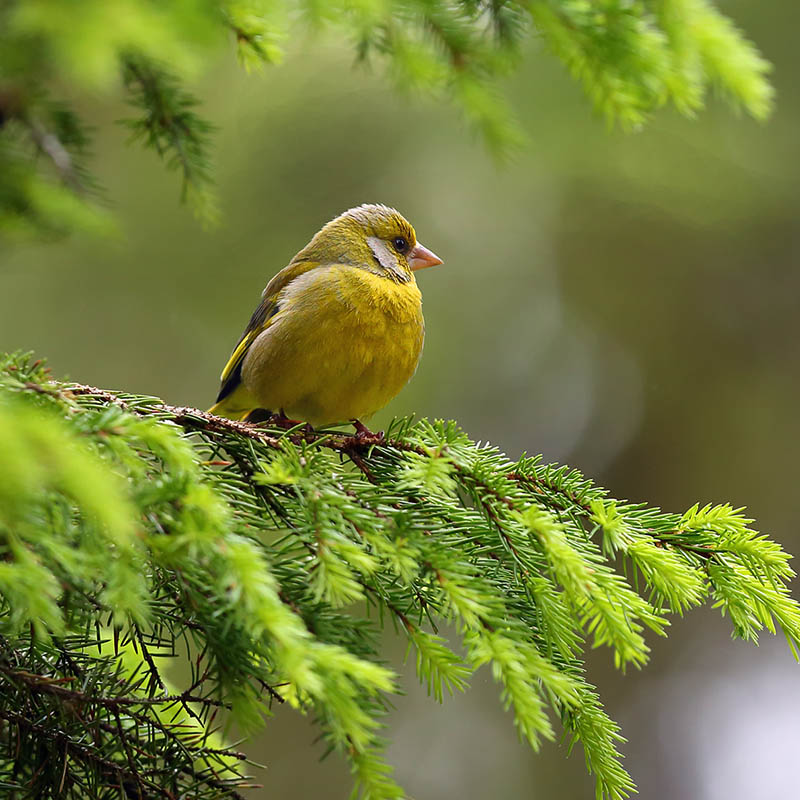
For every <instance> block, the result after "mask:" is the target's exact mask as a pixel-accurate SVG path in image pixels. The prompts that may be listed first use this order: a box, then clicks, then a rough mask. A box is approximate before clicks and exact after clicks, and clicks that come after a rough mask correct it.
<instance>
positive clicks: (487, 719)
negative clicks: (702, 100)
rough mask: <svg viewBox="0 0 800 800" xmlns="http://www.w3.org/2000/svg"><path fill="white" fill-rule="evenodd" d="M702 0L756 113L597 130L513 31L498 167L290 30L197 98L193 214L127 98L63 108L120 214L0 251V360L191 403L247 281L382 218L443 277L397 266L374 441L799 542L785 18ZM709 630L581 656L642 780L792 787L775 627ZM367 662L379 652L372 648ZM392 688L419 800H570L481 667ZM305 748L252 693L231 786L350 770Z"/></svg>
mask: <svg viewBox="0 0 800 800" xmlns="http://www.w3.org/2000/svg"><path fill="white" fill-rule="evenodd" d="M723 10H726V11H729V12H730V13H732V14H733V16H734V18H735V19H737V21H738V22H739V23H741V24H742V25H743V26H744V27H745V29H746V30H747V31H748V33H749V34H750V36H751V37H752V38H753V39H754V40H755V41H756V42H757V43H758V45H759V46H760V47H761V48H762V50H763V51H764V53H765V54H766V56H767V57H768V58H769V59H770V60H771V61H772V62H773V63H774V64H775V67H776V70H775V73H774V81H775V84H776V86H777V89H778V105H777V112H776V114H775V115H774V116H773V118H772V119H771V120H770V121H769V122H768V124H766V125H759V124H757V123H754V122H752V121H750V120H749V119H747V118H744V117H737V116H736V115H734V114H731V113H730V111H729V110H728V109H727V108H726V107H723V106H722V104H720V103H717V102H712V104H711V108H710V110H709V111H708V112H706V113H704V114H703V115H701V116H700V117H699V118H698V119H697V120H695V121H687V120H685V119H683V118H680V117H678V116H677V115H676V114H674V113H672V112H663V113H661V114H659V115H658V116H657V117H656V118H655V120H654V121H653V123H652V124H651V125H650V126H649V127H648V128H647V129H646V130H644V131H642V132H639V133H636V134H624V133H621V132H618V131H614V130H611V131H609V130H608V128H607V127H606V126H605V124H604V123H603V122H602V121H601V120H600V119H598V118H597V117H595V116H594V115H593V114H592V112H591V111H590V109H589V106H588V103H587V102H586V100H585V99H584V98H583V96H582V94H581V92H580V89H579V88H578V87H577V86H576V85H575V84H574V83H573V82H572V81H571V80H570V79H569V78H568V77H567V76H566V75H565V74H564V71H563V69H562V68H561V67H560V66H559V65H558V64H557V63H556V62H555V61H554V60H553V59H552V57H550V56H549V55H547V54H546V53H543V52H541V51H540V50H538V49H537V48H536V47H535V45H534V46H532V47H531V48H530V50H529V52H528V53H527V54H526V56H525V60H524V63H523V66H522V69H521V71H520V72H519V74H518V75H517V76H516V77H515V78H514V79H512V80H511V81H509V82H508V84H507V86H506V89H507V91H508V93H509V95H510V96H511V98H512V100H513V103H514V105H515V107H516V108H517V110H518V113H519V117H520V120H521V123H522V125H523V127H524V129H525V131H526V133H527V135H528V137H529V139H530V144H529V147H528V148H527V149H526V150H525V151H524V152H522V153H520V154H518V155H517V156H516V157H515V158H514V159H513V161H512V162H511V163H509V164H507V165H505V166H498V165H497V164H496V163H494V162H493V161H492V160H491V159H490V157H489V156H487V154H486V152H485V150H484V149H483V148H482V146H481V144H480V142H479V141H477V140H476V139H475V137H473V136H472V135H471V134H470V133H469V131H467V130H465V129H464V127H463V125H462V123H461V121H460V119H459V117H458V114H457V113H456V112H455V111H453V110H451V109H449V108H448V107H446V106H444V105H442V104H441V103H439V102H434V101H433V100H426V99H420V98H419V97H406V96H402V95H398V94H397V93H395V92H394V91H392V90H391V89H389V88H388V84H387V82H386V81H384V80H383V79H382V76H381V75H380V71H379V70H375V71H373V72H370V71H367V70H364V69H363V68H359V67H356V68H354V67H353V61H354V57H353V53H352V51H351V49H350V48H349V47H348V46H347V44H346V43H337V42H335V41H332V40H331V39H328V40H326V39H324V38H321V39H320V38H313V39H312V38H310V37H309V38H303V39H301V40H299V41H297V42H295V43H293V45H292V46H291V47H290V49H289V55H288V58H287V60H286V63H285V64H284V65H283V66H281V67H279V68H270V69H269V70H267V71H266V72H264V73H263V74H261V75H255V76H252V75H251V76H247V75H245V74H244V73H243V72H242V71H241V70H240V69H239V68H238V66H237V65H236V64H235V60H234V58H233V56H232V54H230V53H228V54H223V53H221V54H220V55H219V59H218V61H216V62H215V63H209V65H208V71H207V74H206V75H205V77H204V79H203V80H202V82H201V83H200V84H198V85H197V86H195V87H194V89H195V91H196V92H197V93H198V94H199V96H201V97H202V98H203V99H204V103H205V105H204V113H205V114H206V116H208V117H209V118H210V119H211V120H212V121H213V122H214V123H215V124H216V125H218V126H219V128H220V130H219V133H218V136H217V147H216V159H217V165H216V168H217V175H218V181H219V193H220V198H221V205H222V209H223V220H222V225H221V226H220V227H219V228H218V229H216V230H213V231H204V230H203V229H202V228H201V227H200V226H199V225H198V223H197V222H196V221H195V220H194V219H193V218H192V216H191V214H190V213H189V212H188V211H187V210H186V209H184V208H182V207H180V206H179V205H178V202H177V197H178V186H177V179H176V177H175V176H174V175H167V174H165V172H164V170H163V168H162V166H161V165H160V164H159V163H158V162H157V160H156V159H155V157H154V156H153V155H152V153H143V152H141V151H140V150H138V149H135V148H125V146H124V142H125V131H124V130H123V129H122V128H120V127H119V126H117V125H115V124H114V121H115V120H116V119H119V118H120V117H122V116H124V115H125V113H126V112H125V108H124V106H122V105H120V104H117V103H116V102H115V101H113V100H112V99H110V98H108V97H104V96H80V97H77V98H75V101H76V103H77V105H78V108H79V109H82V110H83V112H84V113H85V114H86V116H87V117H88V119H89V120H90V122H91V123H92V124H93V125H94V126H95V127H96V137H97V138H96V144H95V157H94V160H93V164H94V167H95V169H96V172H97V173H98V175H99V177H100V180H101V182H102V183H103V185H104V186H105V187H106V190H107V192H106V196H107V201H106V202H107V203H109V204H110V206H111V209H112V210H113V211H114V213H115V214H116V216H117V219H118V222H119V231H118V234H117V235H116V236H114V237H112V238H109V239H103V240H92V239H89V238H82V237H75V238H72V239H69V240H64V241H56V242H50V243H47V244H39V245H17V246H14V247H11V246H9V245H8V244H5V245H0V246H2V247H3V248H4V249H3V250H2V251H0V346H2V349H4V350H12V349H16V348H22V349H31V348H32V349H35V350H36V352H37V353H38V354H41V355H44V356H47V357H48V359H49V361H50V363H51V366H52V367H53V370H54V373H55V374H56V375H59V376H61V375H65V374H67V375H69V376H70V377H72V378H74V379H76V380H79V381H82V382H86V383H94V384H96V385H100V386H103V387H106V388H120V389H125V390H128V391H134V392H142V393H149V394H156V395H159V396H161V397H163V398H164V399H165V400H166V401H168V402H172V403H177V404H191V405H197V406H200V407H207V406H209V405H210V404H211V403H212V402H213V400H214V396H215V392H216V389H217V386H218V383H217V377H218V374H219V371H220V369H221V367H222V365H223V364H224V362H225V360H226V358H227V356H228V354H229V352H230V350H231V348H232V346H233V344H234V343H235V341H236V339H237V338H238V336H239V334H240V333H241V329H242V328H243V327H244V325H245V323H246V321H247V318H248V317H249V314H250V312H251V311H252V309H253V307H254V306H255V305H256V303H257V301H258V298H259V293H260V291H261V289H262V288H263V286H264V284H265V283H266V281H267V280H268V279H269V278H270V277H271V276H272V275H273V274H274V273H275V272H276V271H277V270H279V269H280V268H281V267H282V266H284V265H285V264H286V263H287V261H288V260H289V259H290V258H291V256H292V255H293V254H294V253H295V252H296V251H297V250H298V249H299V248H300V247H301V246H302V245H303V244H305V242H306V241H307V240H308V239H309V238H310V236H311V235H312V234H313V233H314V232H315V231H316V230H317V229H318V228H319V227H320V226H321V225H322V224H323V223H324V222H325V221H327V220H328V219H330V218H331V217H333V216H335V215H336V214H338V213H339V212H341V211H343V210H345V209H346V208H348V207H350V206H352V205H356V204H358V203H361V202H383V203H387V204H389V205H393V206H395V207H397V208H398V209H399V210H400V211H401V212H402V213H404V214H405V215H406V216H407V217H408V218H409V219H410V220H411V222H412V223H413V224H414V225H415V227H416V229H417V233H418V236H419V238H420V240H421V241H423V242H424V243H425V244H426V245H427V246H428V247H430V248H431V249H433V250H434V251H435V252H436V253H437V254H439V255H440V256H441V257H442V258H443V259H444V261H445V263H444V265H443V266H442V267H437V268H436V269H432V270H429V271H426V272H424V273H421V274H419V275H418V278H419V283H420V286H421V288H422V291H423V296H424V308H425V316H426V324H427V338H426V344H425V352H424V355H423V358H422V362H421V364H420V367H419V370H418V372H417V375H416V376H415V378H414V379H413V381H412V382H411V384H410V385H409V386H408V387H407V388H406V389H405V390H404V391H403V393H402V394H401V395H400V396H399V397H398V398H397V399H396V400H395V401H394V402H393V403H392V405H391V406H390V407H389V409H387V410H386V411H385V412H383V413H382V415H381V416H379V417H378V418H377V419H376V420H375V423H376V425H377V426H380V424H381V423H385V422H386V421H387V420H388V419H390V418H391V416H392V415H398V414H407V413H411V412H415V413H417V414H419V415H425V416H432V417H434V416H435V417H452V418H455V419H457V420H459V421H460V423H461V424H462V425H463V426H464V427H465V428H466V430H467V431H469V433H470V434H471V435H472V436H473V437H475V438H477V439H481V440H489V441H491V442H494V443H496V444H499V445H500V446H501V447H502V448H503V449H505V450H506V451H507V452H508V454H509V455H510V456H512V457H516V456H518V455H519V453H520V452H521V451H523V450H524V451H528V452H530V453H534V452H542V453H543V454H544V456H545V458H546V459H548V460H550V459H552V460H558V461H566V462H568V463H570V464H572V465H574V466H577V467H579V468H580V469H582V470H583V471H584V472H586V473H587V474H589V475H591V476H592V477H594V478H596V480H597V481H598V482H600V483H602V484H604V485H606V486H607V487H608V488H609V489H610V490H611V492H612V493H613V495H614V496H616V497H627V498H631V499H636V500H647V501H648V502H651V503H653V504H657V505H660V506H662V507H665V508H669V509H671V510H683V509H685V508H686V507H688V506H689V505H691V504H692V503H693V502H695V501H696V500H698V501H700V502H701V503H704V502H712V501H713V502H724V501H731V502H732V503H734V505H742V504H747V506H748V509H749V511H750V512H751V515H752V516H754V517H756V518H757V520H758V522H759V526H760V527H761V528H762V529H764V530H766V531H769V532H771V533H772V534H773V535H774V536H775V538H776V539H777V540H778V541H780V542H781V543H782V544H784V546H786V547H787V549H789V550H790V551H792V552H800V535H798V532H797V506H798V498H800V491H798V488H797V484H798V479H797V474H798V470H797V456H796V451H797V448H798V443H800V415H798V396H799V395H800V391H799V390H800V359H799V358H798V354H799V353H800V346H799V345H798V342H800V313H798V312H800V271H799V270H798V260H799V256H800V225H799V224H798V212H800V142H799V141H798V133H797V131H798V123H800V119H798V116H799V115H800V87H799V86H798V83H797V81H796V76H797V74H798V70H800V57H798V49H797V46H796V41H795V40H796V30H797V24H798V22H800V18H799V17H800V14H799V13H798V11H797V7H796V5H795V4H792V3H789V2H777V3H772V4H770V6H769V7H768V8H766V7H761V6H760V7H758V8H755V7H752V6H751V7H749V8H748V7H747V5H746V4H744V3H733V4H724V6H723ZM727 631H728V627H727V626H726V624H725V622H724V621H722V620H720V619H719V617H718V615H716V614H714V613H712V612H710V611H707V610H703V611H700V612H694V613H692V614H691V615H690V616H689V617H688V618H687V619H685V620H676V621H675V625H674V627H673V630H672V631H671V633H670V638H669V639H668V640H667V641H663V640H658V641H653V642H652V645H653V658H652V662H651V664H650V665H649V666H648V667H647V668H646V669H645V670H644V671H643V672H641V673H638V672H633V673H631V674H628V675H626V676H621V675H619V674H617V673H615V672H614V670H613V668H612V664H611V658H610V655H609V653H608V652H605V651H597V652H595V653H592V654H591V656H590V659H589V669H590V679H591V680H593V681H594V682H595V683H597V684H598V686H599V687H600V689H601V693H602V695H603V697H604V699H605V700H606V702H607V707H608V710H609V712H610V713H611V715H612V716H614V717H615V718H617V719H618V720H619V721H620V722H621V723H622V725H623V732H624V733H625V735H626V736H627V737H628V739H629V740H630V741H629V743H628V744H627V745H626V746H625V747H624V751H625V752H626V753H627V755H628V759H627V761H626V766H627V767H628V769H629V770H630V771H631V772H632V774H633V776H634V778H635V779H636V781H637V783H638V784H639V787H640V791H641V796H642V797H645V798H649V799H655V800H660V799H661V798H664V799H665V800H666V798H670V799H672V798H698V799H701V800H717V798H720V799H721V798H728V799H731V798H754V797H763V798H790V797H794V796H796V795H797V790H798V783H800V782H799V781H798V779H797V777H796V776H797V769H796V754H797V752H798V749H800V722H799V721H798V714H797V712H798V709H800V672H799V670H800V668H799V667H798V666H797V665H796V664H795V663H794V662H793V660H792V658H791V656H790V654H789V652H788V648H786V646H785V644H784V643H783V642H781V641H775V640H774V639H772V638H771V637H768V638H766V639H764V640H763V641H762V644H761V647H760V648H759V649H758V650H756V649H754V648H752V647H750V646H748V645H745V644H741V643H731V642H730V640H729V637H728V633H727ZM386 648H387V649H386V652H387V655H388V657H390V658H392V659H393V660H394V662H395V663H397V662H398V660H399V659H400V658H402V649H401V648H400V644H399V643H398V642H396V641H394V639H393V638H392V637H391V636H387V644H386ZM405 674H406V677H407V680H406V686H407V688H408V695H407V696H406V697H404V698H402V699H401V701H400V702H399V703H398V705H397V708H396V710H395V711H394V713H393V714H392V715H391V716H390V718H389V721H388V731H387V735H388V736H389V737H390V738H391V739H392V740H393V744H392V746H391V748H390V751H389V758H390V760H391V761H392V762H393V763H394V764H396V765H397V772H398V778H399V780H400V782H401V783H402V784H403V785H404V786H406V788H407V789H408V790H409V792H410V793H411V794H412V795H413V796H414V797H415V798H417V800H427V799H430V798H437V799H438V798H442V799H447V800H449V798H459V800H472V799H473V798H474V799H475V800H478V799H482V798H488V797H492V798H500V799H505V798H516V797H520V796H524V797H531V798H553V797H558V798H573V797H574V798H583V797H592V796H593V784H592V781H591V779H589V778H588V777H587V776H586V773H585V769H584V766H583V763H582V756H581V754H580V753H579V752H576V753H574V754H573V755H572V756H571V757H570V758H569V759H565V758H564V755H565V753H566V747H565V745H564V744H558V743H555V744H551V745H548V746H546V747H545V748H544V750H543V752H542V754H541V755H540V756H538V757H537V756H534V755H532V754H531V753H530V751H529V750H528V749H526V747H524V746H522V745H520V744H518V743H517V741H516V737H515V734H514V730H513V726H512V721H511V719H510V717H509V716H508V715H505V714H503V712H502V711H500V710H499V704H498V702H497V696H498V689H497V687H496V686H495V685H494V684H493V683H492V681H491V677H490V675H489V674H488V672H486V671H485V670H482V671H481V672H479V673H478V674H477V675H476V676H475V678H474V680H473V688H472V689H471V691H470V692H469V693H468V694H467V695H466V696H463V697H462V696H460V697H456V698H453V699H448V700H446V702H445V703H444V705H443V706H442V707H437V706H435V704H434V703H432V702H430V701H428V700H427V699H426V698H425V696H424V690H422V689H420V688H419V687H418V686H417V685H416V679H415V678H414V677H413V670H412V669H407V670H406V672H405ZM314 736H315V732H314V730H313V728H312V727H311V726H310V724H308V723H307V722H306V721H305V720H302V719H300V718H297V717H296V715H294V713H293V712H291V711H289V710H284V709H280V710H278V712H277V720H276V721H275V722H273V723H272V724H270V725H269V726H268V729H267V731H266V733H265V734H263V735H262V736H260V737H259V738H258V739H257V740H256V741H254V742H253V743H252V744H251V745H250V747H249V750H248V752H250V753H251V754H252V755H253V757H254V758H255V759H256V760H258V761H261V762H262V763H266V764H267V765H268V770H267V771H265V772H259V773H258V774H257V776H256V777H257V780H259V781H260V782H262V783H264V785H265V788H264V789H263V790H259V791H255V792H252V796H253V797H264V798H266V797H271V798H289V799H293V798H310V797H320V798H337V797H346V796H347V792H348V791H349V786H350V781H349V777H348V776H347V775H346V767H345V766H344V765H343V764H342V762H340V761H339V760H337V759H336V758H331V759H328V760H326V761H324V762H322V763H319V764H318V763H316V761H315V758H316V756H317V755H320V754H321V753H322V749H321V747H320V746H319V745H314V744H313V740H314Z"/></svg>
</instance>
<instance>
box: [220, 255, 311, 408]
mask: <svg viewBox="0 0 800 800" xmlns="http://www.w3.org/2000/svg"><path fill="white" fill-rule="evenodd" d="M318 266H319V263H318V262H316V261H298V262H292V263H291V264H289V266H288V267H284V268H283V269H282V270H281V271H280V272H279V273H278V274H277V275H276V276H275V277H274V278H273V279H272V280H271V281H270V282H269V283H268V284H267V288H266V289H264V293H263V295H262V297H261V302H260V303H259V304H258V308H256V310H255V311H254V312H253V316H252V317H250V322H248V323H247V327H246V328H245V330H244V333H243V334H242V338H241V339H239V341H238V342H237V344H236V347H235V348H234V349H233V353H232V354H231V357H230V358H229V359H228V363H227V364H226V365H225V369H223V370H222V375H221V376H220V381H221V385H220V389H219V395H218V396H217V402H218V403H219V402H220V401H221V400H223V399H225V398H226V397H227V396H228V395H229V394H231V392H233V391H234V389H236V387H237V386H238V385H239V384H240V383H241V382H242V364H243V363H244V357H245V356H246V355H247V351H248V350H249V349H250V345H251V344H252V343H253V342H254V341H255V340H256V338H257V337H258V336H259V334H260V333H262V332H263V331H265V330H266V329H267V328H268V327H269V326H270V324H271V322H272V320H273V318H274V317H275V315H276V314H277V313H278V312H279V311H280V310H281V306H280V303H279V302H278V301H279V296H280V293H281V292H282V291H283V289H285V288H286V287H287V286H288V285H289V284H290V283H291V282H292V281H293V280H295V279H296V278H298V277H299V276H300V275H303V274H304V273H306V272H308V271H309V270H312V269H314V268H316V267H318Z"/></svg>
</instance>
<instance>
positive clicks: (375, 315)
mask: <svg viewBox="0 0 800 800" xmlns="http://www.w3.org/2000/svg"><path fill="white" fill-rule="evenodd" d="M438 263H441V261H440V259H438V258H437V257H436V256H435V255H434V254H433V253H431V252H430V251H429V250H427V249H426V248H424V247H423V246H422V245H420V244H418V243H417V242H416V235H415V233H414V230H413V228H412V227H411V225H409V223H408V222H406V220H405V219H403V217H401V216H400V214H398V213H397V212H396V211H394V210H393V209H389V208H386V207H385V206H359V207H358V208H356V209H351V210H350V211H347V212H345V213H344V214H342V215H341V216H340V217H337V218H336V219H335V220H333V221H332V222H330V223H328V224H327V225H326V226H325V227H324V228H323V229H322V230H321V231H320V232H319V233H318V234H317V235H316V236H315V237H314V238H313V239H312V240H311V242H310V243H309V244H308V245H307V246H306V247H305V248H304V249H303V250H301V251H300V252H299V253H298V254H297V255H296V256H295V257H294V259H292V261H291V263H290V264H289V266H287V267H286V268H285V269H283V270H282V271H281V272H279V273H278V274H277V275H276V276H275V277H274V278H273V279H272V281H270V283H269V284H268V285H267V288H266V289H265V290H264V294H263V299H262V302H261V304H260V305H259V307H258V308H257V309H256V311H255V313H254V314H253V317H252V319H251V320H250V324H249V325H248V328H247V329H246V330H245V333H244V334H243V336H242V338H241V340H240V342H239V344H238V345H237V347H236V349H235V350H234V352H233V354H232V356H231V358H230V360H229V361H228V364H227V365H226V367H225V369H224V370H223V373H222V388H221V390H220V395H219V398H218V402H217V404H216V405H215V406H214V407H213V408H212V409H210V410H211V412H212V413H215V414H219V415H222V416H226V417H231V418H234V419H243V418H245V417H247V415H248V414H250V413H251V412H252V411H254V410H256V409H266V410H269V411H272V412H275V413H284V414H286V415H287V416H288V417H291V418H293V419H300V420H304V421H306V422H309V423H311V424H312V425H315V426H317V425H327V424H333V423H339V422H347V421H353V420H362V419H365V418H368V417H369V416H371V415H372V414H374V413H375V412H376V411H378V410H379V409H381V408H383V406H385V405H386V403H388V402H389V400H391V399H392V398H393V397H394V396H395V395H396V394H397V393H398V392H399V391H400V389H402V388H403V386H404V385H405V384H406V383H407V382H408V380H409V378H410V377H411V376H412V375H413V373H414V370H415V369H416V366H417V362H418V360H419V356H420V353H421V351H422V342H423V336H424V329H425V327H424V321H423V318H422V298H421V295H420V291H419V288H418V287H417V284H416V280H415V278H414V274H413V272H414V270H415V269H420V268H422V267H425V266H432V265H433V264H438Z"/></svg>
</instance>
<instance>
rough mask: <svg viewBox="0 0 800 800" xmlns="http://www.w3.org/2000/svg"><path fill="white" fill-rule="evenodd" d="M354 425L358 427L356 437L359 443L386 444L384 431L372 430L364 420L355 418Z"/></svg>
mask: <svg viewBox="0 0 800 800" xmlns="http://www.w3.org/2000/svg"><path fill="white" fill-rule="evenodd" d="M353 427H354V428H355V429H356V439H357V440H358V443H359V444H384V443H385V441H386V437H385V436H384V432H383V431H378V432H377V433H376V432H374V431H371V430H370V429H369V428H368V427H367V426H366V425H365V424H364V423H363V422H360V421H359V420H357V419H354V420H353Z"/></svg>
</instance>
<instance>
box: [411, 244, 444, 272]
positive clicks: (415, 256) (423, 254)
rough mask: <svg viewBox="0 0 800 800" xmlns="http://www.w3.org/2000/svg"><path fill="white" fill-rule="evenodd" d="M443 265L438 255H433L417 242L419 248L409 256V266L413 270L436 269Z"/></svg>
mask: <svg viewBox="0 0 800 800" xmlns="http://www.w3.org/2000/svg"><path fill="white" fill-rule="evenodd" d="M441 263H442V259H441V258H439V256H437V255H436V253H432V252H431V251H430V250H428V248H427V247H424V246H423V245H421V244H420V243H419V242H417V246H416V247H415V248H414V249H413V250H412V251H411V252H410V253H409V254H408V264H409V266H410V267H411V269H412V270H417V269H426V268H427V267H435V266H436V265H437V264H441Z"/></svg>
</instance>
